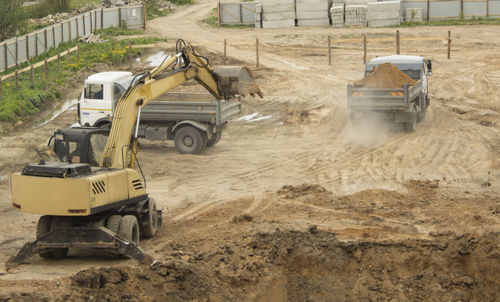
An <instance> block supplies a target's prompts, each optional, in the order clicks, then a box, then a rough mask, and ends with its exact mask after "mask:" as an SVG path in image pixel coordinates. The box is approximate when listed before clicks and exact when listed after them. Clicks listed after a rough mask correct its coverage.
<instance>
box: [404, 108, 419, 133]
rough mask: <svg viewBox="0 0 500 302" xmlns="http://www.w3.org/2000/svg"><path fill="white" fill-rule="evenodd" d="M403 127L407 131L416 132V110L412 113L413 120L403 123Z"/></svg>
mask: <svg viewBox="0 0 500 302" xmlns="http://www.w3.org/2000/svg"><path fill="white" fill-rule="evenodd" d="M403 127H404V129H405V131H406V132H414V131H415V130H417V114H416V113H415V112H412V113H411V121H410V122H408V123H403Z"/></svg>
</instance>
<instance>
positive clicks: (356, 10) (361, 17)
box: [344, 4, 366, 26]
mask: <svg viewBox="0 0 500 302" xmlns="http://www.w3.org/2000/svg"><path fill="white" fill-rule="evenodd" d="M344 18H345V22H344V24H345V26H366V5H361V4H346V5H345V13H344Z"/></svg>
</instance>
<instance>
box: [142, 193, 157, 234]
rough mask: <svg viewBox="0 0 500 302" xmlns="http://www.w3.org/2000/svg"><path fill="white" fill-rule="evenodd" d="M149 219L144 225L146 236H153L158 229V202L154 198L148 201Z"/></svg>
mask: <svg viewBox="0 0 500 302" xmlns="http://www.w3.org/2000/svg"><path fill="white" fill-rule="evenodd" d="M148 206H149V208H148V220H147V221H146V224H145V226H144V236H145V237H147V238H151V237H153V236H154V235H155V234H156V230H157V229H158V212H157V210H156V202H155V200H154V199H153V198H150V199H149V201H148Z"/></svg>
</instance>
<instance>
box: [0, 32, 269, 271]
mask: <svg viewBox="0 0 500 302" xmlns="http://www.w3.org/2000/svg"><path fill="white" fill-rule="evenodd" d="M176 53H177V54H176V55H175V56H172V57H167V58H166V59H165V60H164V61H163V62H162V64H161V65H159V66H157V67H155V68H154V69H152V70H151V71H148V72H144V73H141V74H138V75H136V76H135V77H134V79H133V80H132V82H131V83H130V85H129V87H128V89H127V90H126V91H125V92H124V93H123V95H122V96H121V97H120V99H119V101H118V102H117V104H116V108H115V113H114V117H113V123H112V126H111V129H110V131H109V135H108V132H107V131H103V129H99V130H95V129H94V130H93V129H90V128H89V129H81V131H84V132H85V134H86V136H85V137H86V139H85V141H84V143H83V142H82V143H81V144H80V145H78V144H79V142H68V141H64V140H57V138H56V142H57V143H56V145H55V149H56V153H59V154H61V153H64V152H62V151H61V150H63V151H64V150H66V152H67V154H66V156H62V157H61V156H60V157H58V160H57V161H45V160H43V159H41V160H40V162H39V163H36V164H28V165H26V166H25V168H24V169H23V171H22V172H21V173H13V174H12V175H11V182H10V183H11V193H12V206H13V207H14V208H17V209H19V210H20V211H23V212H28V213H34V214H41V215H43V216H41V217H40V219H39V221H38V225H37V230H36V240H35V241H34V242H29V243H27V244H25V245H24V247H23V248H22V249H21V250H20V251H19V253H18V254H17V255H15V256H13V257H11V259H9V261H8V262H7V263H6V268H7V269H12V268H15V267H17V266H18V265H19V264H21V263H22V262H23V261H25V260H27V259H28V258H30V257H31V256H33V255H35V254H37V253H38V254H39V255H40V256H41V257H43V258H64V257H66V255H67V253H68V249H70V248H98V249H105V250H108V251H111V252H113V253H115V254H118V255H121V256H126V257H130V258H134V259H136V260H138V261H139V262H144V263H152V262H153V259H152V258H151V257H150V256H148V255H147V254H146V253H145V252H144V251H143V250H142V249H141V248H139V240H140V238H142V237H152V236H154V235H155V233H156V232H157V230H158V229H159V228H160V227H161V226H162V213H161V210H158V209H157V208H156V204H155V202H154V199H152V198H150V197H149V196H148V194H147V193H146V181H145V179H144V176H143V174H142V170H141V169H140V165H138V168H139V171H137V170H136V169H135V163H136V161H137V159H136V155H137V129H138V126H139V120H140V113H141V109H142V108H143V107H144V106H146V105H147V104H148V103H149V102H150V101H152V100H154V99H155V98H157V97H159V96H160V95H162V94H164V93H165V92H167V91H169V90H171V89H173V88H175V87H177V86H179V85H181V84H183V83H184V82H186V81H188V80H191V79H195V80H196V81H198V82H199V83H200V84H201V85H202V86H203V87H204V88H206V89H207V90H208V91H209V92H210V93H211V94H212V95H213V96H214V97H215V98H217V99H219V100H221V99H228V98H230V97H234V96H240V95H241V96H245V95H247V94H250V95H252V96H254V95H255V94H257V95H259V96H260V97H262V92H261V91H260V89H259V87H258V86H257V84H256V83H255V81H254V78H253V76H252V74H251V72H250V71H249V70H248V69H247V68H246V67H228V66H226V67H219V68H218V69H213V68H212V66H211V65H210V63H209V60H208V58H206V57H204V56H202V55H200V54H199V53H198V52H197V51H196V50H195V49H194V48H193V46H192V45H190V44H186V43H185V42H184V41H183V40H179V41H177V44H176ZM65 142H66V143H67V144H65ZM69 144H74V145H75V146H69ZM70 149H75V150H80V153H79V155H82V154H84V155H85V156H86V157H87V158H86V160H84V161H83V162H82V161H81V159H82V157H81V156H75V155H72V154H70V152H68V150H70ZM82 150H83V151H82ZM57 151H59V152H57ZM90 158H91V159H90Z"/></svg>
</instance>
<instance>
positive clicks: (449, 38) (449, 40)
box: [448, 30, 451, 60]
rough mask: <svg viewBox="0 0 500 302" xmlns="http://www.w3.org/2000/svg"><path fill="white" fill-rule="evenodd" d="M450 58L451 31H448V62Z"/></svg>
mask: <svg viewBox="0 0 500 302" xmlns="http://www.w3.org/2000/svg"><path fill="white" fill-rule="evenodd" d="M450 57H451V30H449V31H448V60H449V59H450Z"/></svg>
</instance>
